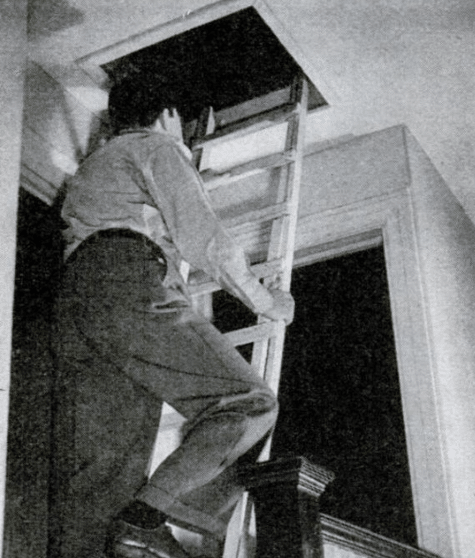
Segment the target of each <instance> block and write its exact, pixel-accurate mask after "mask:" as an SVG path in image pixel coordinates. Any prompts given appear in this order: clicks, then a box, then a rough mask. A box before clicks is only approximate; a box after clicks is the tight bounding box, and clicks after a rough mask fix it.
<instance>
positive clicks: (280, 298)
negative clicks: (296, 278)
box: [263, 289, 295, 325]
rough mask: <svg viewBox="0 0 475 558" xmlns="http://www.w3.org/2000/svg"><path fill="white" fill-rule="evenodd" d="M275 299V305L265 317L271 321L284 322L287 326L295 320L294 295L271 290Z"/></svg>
mask: <svg viewBox="0 0 475 558" xmlns="http://www.w3.org/2000/svg"><path fill="white" fill-rule="evenodd" d="M269 292H270V293H271V294H272V296H273V297H274V305H273V306H272V308H270V309H269V310H267V311H266V312H265V313H264V314H263V315H264V316H265V317H266V318H269V319H271V320H284V322H285V324H286V325H289V324H290V323H292V320H293V319H294V308H295V303H294V299H293V297H292V295H291V294H290V293H287V292H285V291H280V290H278V289H269Z"/></svg>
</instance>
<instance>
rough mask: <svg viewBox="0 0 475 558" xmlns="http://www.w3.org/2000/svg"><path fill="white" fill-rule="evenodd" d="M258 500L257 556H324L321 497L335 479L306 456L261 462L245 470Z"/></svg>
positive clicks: (256, 504)
mask: <svg viewBox="0 0 475 558" xmlns="http://www.w3.org/2000/svg"><path fill="white" fill-rule="evenodd" d="M241 478H242V480H243V482H244V484H245V486H246V488H247V490H249V492H250V493H251V496H252V498H253V500H254V507H255V513H256V528H257V549H256V558H321V557H322V556H323V550H322V539H321V528H320V517H319V499H320V497H321V495H322V494H323V492H324V491H325V488H326V487H327V485H328V484H329V483H330V482H331V481H332V480H333V479H334V474H333V473H331V472H330V471H328V470H326V469H324V468H323V467H319V466H318V465H314V464H313V463H311V462H310V461H308V460H307V459H305V458H304V457H292V458H288V459H277V460H274V461H266V462H262V463H257V464H256V465H253V466H251V467H246V468H244V469H242V470H241Z"/></svg>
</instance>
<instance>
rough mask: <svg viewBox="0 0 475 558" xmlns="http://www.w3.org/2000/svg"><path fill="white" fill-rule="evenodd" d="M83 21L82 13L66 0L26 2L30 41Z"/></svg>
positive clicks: (31, 0)
mask: <svg viewBox="0 0 475 558" xmlns="http://www.w3.org/2000/svg"><path fill="white" fill-rule="evenodd" d="M83 21H84V14H83V13H82V12H81V11H80V10H78V9H76V8H74V7H73V6H71V5H70V4H69V3H68V2H67V1H66V0H30V1H29V2H28V38H29V39H30V40H32V41H34V40H37V39H40V38H42V37H48V36H49V35H51V34H52V33H54V32H56V31H62V30H63V29H67V28H68V27H74V26H75V25H79V24H80V23H82V22H83Z"/></svg>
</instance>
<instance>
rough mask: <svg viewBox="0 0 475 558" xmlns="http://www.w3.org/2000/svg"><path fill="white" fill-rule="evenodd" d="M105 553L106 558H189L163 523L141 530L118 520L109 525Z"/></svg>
mask: <svg viewBox="0 0 475 558" xmlns="http://www.w3.org/2000/svg"><path fill="white" fill-rule="evenodd" d="M105 553H106V556H107V557H108V558H191V555H190V554H188V552H186V551H185V550H184V549H183V547H182V546H181V544H180V543H179V542H178V541H177V540H176V539H175V537H174V536H173V535H172V532H171V529H170V528H169V527H168V525H166V524H165V523H163V524H162V525H160V526H159V527H157V528H156V529H141V528H140V527H136V526H135V525H131V524H130V523H127V522H125V521H123V520H120V519H117V520H115V521H114V522H113V523H112V524H111V528H110V530H109V534H108V537H107V543H106V550H105Z"/></svg>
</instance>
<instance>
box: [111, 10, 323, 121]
mask: <svg viewBox="0 0 475 558" xmlns="http://www.w3.org/2000/svg"><path fill="white" fill-rule="evenodd" d="M101 67H102V69H103V70H104V71H105V72H106V73H107V74H108V76H109V78H111V79H112V80H120V79H122V78H124V77H126V76H136V77H137V79H141V78H145V77H146V78H147V79H148V80H150V79H153V81H154V82H155V81H156V83H157V88H160V87H172V88H173V90H174V91H175V96H176V98H177V108H178V109H179V111H180V113H181V115H182V116H183V117H184V119H185V121H188V122H190V121H193V120H195V119H197V118H199V116H200V113H201V111H202V110H203V109H204V108H205V107H208V106H211V107H213V109H214V111H215V112H219V111H223V110H226V109H229V107H235V106H238V105H243V104H247V105H251V106H252V105H253V104H255V102H254V103H253V101H255V100H256V99H258V98H261V99H262V98H272V97H276V92H279V91H283V90H286V89H290V85H291V83H292V81H293V79H294V77H296V76H297V75H298V74H299V73H300V74H302V73H303V70H302V69H301V67H300V66H299V64H298V63H297V62H296V61H295V59H294V58H293V57H292V56H291V55H290V53H289V52H288V51H287V50H286V48H285V47H284V46H283V45H282V43H281V42H280V41H279V39H278V38H277V37H276V35H275V34H274V32H273V31H272V30H271V29H270V28H269V26H268V25H267V24H266V23H265V22H264V20H263V19H262V18H261V16H260V15H259V13H258V12H257V11H256V9H255V8H253V7H250V8H246V9H243V10H240V11H237V12H235V13H232V14H231V15H227V16H226V17H223V18H221V19H217V20H214V21H211V22H209V23H206V24H204V25H201V26H198V27H195V28H193V29H189V30H187V31H185V32H183V33H180V34H177V35H174V36H172V37H170V38H167V39H165V40H163V41H161V42H158V43H156V44H153V45H151V46H147V47H145V48H142V49H140V50H137V51H135V52H132V53H130V54H127V55H126V56H122V57H120V58H117V59H115V60H112V61H109V62H107V63H105V64H103V65H102V66H101ZM327 104H328V103H327V102H326V100H325V99H324V98H323V96H322V95H321V93H320V92H319V91H318V90H317V89H316V87H315V86H314V85H313V84H312V83H311V82H310V97H309V107H308V108H309V110H310V111H312V110H315V109H318V108H321V107H324V106H326V105H327Z"/></svg>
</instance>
